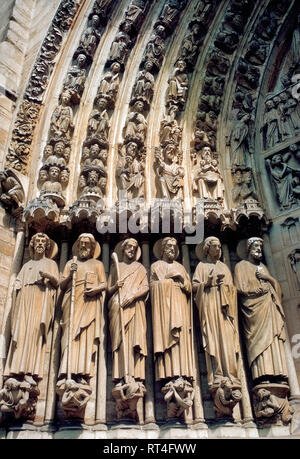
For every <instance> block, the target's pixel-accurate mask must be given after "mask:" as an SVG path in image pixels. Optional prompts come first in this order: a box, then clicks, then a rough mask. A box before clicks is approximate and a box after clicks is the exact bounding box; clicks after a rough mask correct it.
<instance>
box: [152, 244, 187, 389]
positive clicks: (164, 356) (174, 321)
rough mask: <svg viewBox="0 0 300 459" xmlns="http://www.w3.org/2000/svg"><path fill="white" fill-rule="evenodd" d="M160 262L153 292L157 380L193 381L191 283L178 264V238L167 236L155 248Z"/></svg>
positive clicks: (156, 265)
mask: <svg viewBox="0 0 300 459" xmlns="http://www.w3.org/2000/svg"><path fill="white" fill-rule="evenodd" d="M153 250H154V254H155V256H156V258H158V259H159V260H158V261H156V262H155V263H153V264H152V265H151V270H150V292H151V304H152V321H153V345H154V356H155V357H154V358H155V379H156V381H160V380H165V379H167V378H169V379H171V378H177V377H180V376H181V377H182V378H184V379H185V380H189V378H193V374H194V373H193V359H194V356H193V346H192V335H191V326H192V324H191V304H190V294H191V281H190V279H189V276H188V274H187V272H186V270H185V268H184V267H183V265H181V264H180V263H178V262H177V261H176V258H177V257H178V255H179V249H178V245H177V241H176V239H174V238H172V237H166V238H164V239H162V240H159V241H157V243H156V244H155V245H154V249H153Z"/></svg>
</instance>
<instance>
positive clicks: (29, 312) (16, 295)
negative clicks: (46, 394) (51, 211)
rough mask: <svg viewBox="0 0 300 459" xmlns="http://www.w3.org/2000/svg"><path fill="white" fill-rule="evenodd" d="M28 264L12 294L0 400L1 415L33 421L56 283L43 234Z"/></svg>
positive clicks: (52, 247)
mask: <svg viewBox="0 0 300 459" xmlns="http://www.w3.org/2000/svg"><path fill="white" fill-rule="evenodd" d="M29 252H30V256H31V260H30V261H28V262H27V263H25V264H24V265H23V267H22V269H21V271H20V272H19V274H18V276H17V278H16V281H15V285H14V291H13V303H12V310H11V336H10V344H9V350H8V354H7V358H6V364H5V368H4V378H5V382H4V388H3V389H2V391H1V396H0V409H1V411H2V413H13V414H14V416H15V417H16V418H25V419H28V418H31V419H32V418H34V416H35V408H36V403H37V397H38V395H39V389H38V384H39V382H40V381H41V380H42V379H43V378H44V377H46V375H47V374H48V369H47V368H45V354H46V349H47V346H49V339H51V330H52V323H53V316H54V308H55V300H56V289H57V287H58V282H59V273H58V268H57V264H56V263H55V261H54V260H52V258H54V257H55V255H56V253H57V246H56V244H55V242H54V241H52V240H51V239H50V238H49V237H48V236H47V235H46V234H44V233H37V234H35V235H34V236H33V237H32V238H31V241H30V244H29Z"/></svg>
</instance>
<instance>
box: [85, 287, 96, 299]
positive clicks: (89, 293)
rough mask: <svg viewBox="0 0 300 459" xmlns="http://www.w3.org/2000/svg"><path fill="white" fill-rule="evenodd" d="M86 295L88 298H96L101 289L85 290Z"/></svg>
mask: <svg viewBox="0 0 300 459" xmlns="http://www.w3.org/2000/svg"><path fill="white" fill-rule="evenodd" d="M84 293H85V295H86V296H88V297H93V296H96V295H97V294H98V293H99V288H98V287H87V288H86V289H85V290H84Z"/></svg>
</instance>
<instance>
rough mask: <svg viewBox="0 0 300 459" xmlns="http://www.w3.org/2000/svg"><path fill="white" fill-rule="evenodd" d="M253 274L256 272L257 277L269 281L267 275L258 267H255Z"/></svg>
mask: <svg viewBox="0 0 300 459" xmlns="http://www.w3.org/2000/svg"><path fill="white" fill-rule="evenodd" d="M255 274H256V277H257V279H259V280H265V281H269V280H270V278H269V276H268V275H267V274H266V273H265V272H264V271H262V270H260V269H259V270H258V269H257V270H256V273H255Z"/></svg>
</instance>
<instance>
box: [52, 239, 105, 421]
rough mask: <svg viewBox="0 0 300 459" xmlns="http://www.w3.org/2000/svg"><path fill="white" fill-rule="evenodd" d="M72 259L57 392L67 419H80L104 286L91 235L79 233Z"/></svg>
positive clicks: (65, 286) (64, 283)
mask: <svg viewBox="0 0 300 459" xmlns="http://www.w3.org/2000/svg"><path fill="white" fill-rule="evenodd" d="M73 254H74V257H76V258H73V259H72V260H70V261H68V263H67V264H66V266H65V269H64V272H63V275H62V280H61V283H60V287H61V290H62V291H63V292H64V298H63V303H62V338H61V360H60V368H59V372H58V382H57V393H58V394H59V396H60V398H61V402H62V408H63V410H64V412H65V415H66V417H73V418H83V417H84V410H85V407H86V404H87V402H88V400H89V397H90V394H91V386H90V380H91V378H92V377H93V376H94V369H95V359H96V356H97V349H98V345H99V340H100V325H101V311H102V308H103V294H104V291H105V290H106V287H107V282H106V276H105V271H104V267H103V263H102V262H101V261H99V260H97V258H98V257H99V255H100V246H99V244H98V243H97V242H96V240H95V238H94V236H93V235H92V234H90V233H82V234H81V235H80V236H79V238H78V239H77V241H76V242H75V244H74V246H73Z"/></svg>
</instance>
